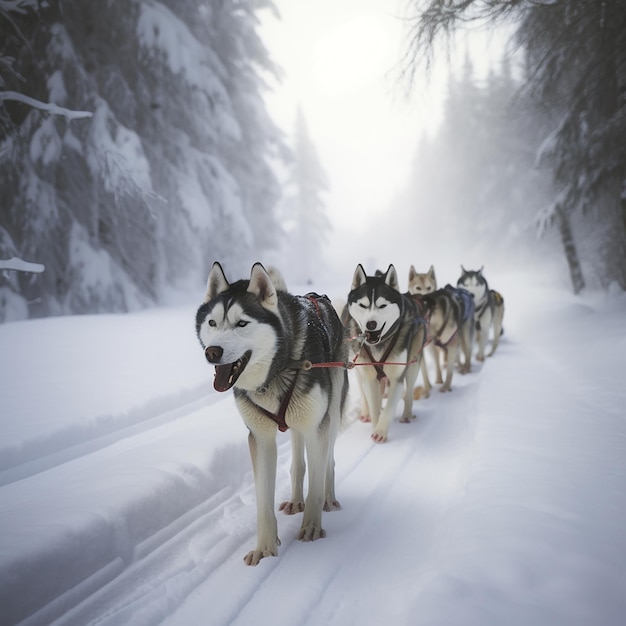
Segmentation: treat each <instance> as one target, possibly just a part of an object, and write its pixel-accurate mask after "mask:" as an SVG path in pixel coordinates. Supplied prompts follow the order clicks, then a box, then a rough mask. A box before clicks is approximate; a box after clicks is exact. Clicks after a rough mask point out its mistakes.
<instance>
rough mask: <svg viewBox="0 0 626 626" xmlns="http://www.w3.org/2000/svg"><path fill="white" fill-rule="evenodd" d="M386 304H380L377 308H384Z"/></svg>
mask: <svg viewBox="0 0 626 626" xmlns="http://www.w3.org/2000/svg"><path fill="white" fill-rule="evenodd" d="M386 306H387V305H386V304H381V305H380V306H379V307H378V308H379V309H384V308H385V307H386Z"/></svg>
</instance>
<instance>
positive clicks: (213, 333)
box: [196, 262, 348, 565]
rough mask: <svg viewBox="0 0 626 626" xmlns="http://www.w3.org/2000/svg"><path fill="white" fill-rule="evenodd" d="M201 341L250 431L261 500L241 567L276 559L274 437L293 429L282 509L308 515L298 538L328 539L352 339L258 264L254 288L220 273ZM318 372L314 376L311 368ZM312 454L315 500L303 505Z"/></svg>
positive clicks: (201, 321) (327, 312)
mask: <svg viewBox="0 0 626 626" xmlns="http://www.w3.org/2000/svg"><path fill="white" fill-rule="evenodd" d="M196 333H197V335H198V338H199V340H200V343H201V344H202V347H203V348H204V349H205V355H206V358H207V360H208V362H209V363H211V364H213V365H215V380H214V383H213V386H214V387H215V389H216V390H217V391H227V390H228V389H230V388H234V394H235V401H236V404H237V408H238V409H239V412H240V413H241V416H242V417H243V420H244V422H245V424H246V426H247V427H248V430H249V431H250V432H249V436H248V443H249V446H250V456H251V458H252V467H253V470H254V479H255V488H256V500H257V545H256V548H255V549H254V550H252V551H251V552H249V553H248V554H247V555H246V556H245V558H244V561H245V562H246V564H247V565H256V564H257V563H258V562H259V561H260V560H261V559H262V558H264V557H266V556H276V555H277V550H278V546H279V545H280V540H279V539H278V534H277V533H278V531H277V522H276V515H275V514H274V492H275V483H276V458H277V448H276V431H277V430H281V431H285V430H287V429H288V428H289V429H291V442H292V449H293V450H292V457H293V461H292V466H291V483H292V495H291V500H290V501H289V502H284V503H283V504H281V506H280V509H281V510H283V511H284V512H285V513H287V514H293V513H298V512H300V511H304V518H303V520H302V526H301V528H300V531H299V534H298V538H299V539H301V540H302V541H313V540H315V539H319V538H320V537H324V536H325V535H326V532H325V531H324V529H323V528H322V509H324V510H325V511H332V510H337V509H339V508H341V506H340V504H339V502H338V501H337V499H336V498H335V485H334V483H335V469H334V464H335V461H334V453H333V449H334V444H335V439H336V437H337V433H338V431H339V426H340V420H341V415H342V412H343V408H344V404H345V399H346V394H347V390H348V374H347V371H346V369H345V368H341V367H314V366H315V365H316V364H331V363H334V364H337V363H345V362H346V359H347V344H346V341H345V329H344V327H343V325H342V324H341V322H340V321H339V318H338V317H337V314H336V312H335V310H334V308H333V307H332V305H331V303H330V301H329V300H328V298H326V296H318V295H317V294H308V295H307V296H294V295H291V294H289V293H287V292H286V291H284V290H279V289H277V288H276V285H275V284H274V282H273V281H272V278H271V277H270V275H269V274H268V272H267V271H266V270H265V268H264V267H263V266H262V265H261V264H260V263H255V264H254V265H253V267H252V270H251V272H250V279H249V280H239V281H237V282H234V283H229V282H228V281H227V280H226V277H225V275H224V271H223V270H222V266H221V265H220V264H219V263H217V262H216V263H214V264H213V268H212V269H211V272H210V273H209V278H208V281H207V291H206V296H205V298H204V303H203V304H202V305H201V306H200V308H199V309H198V312H197V314H196ZM312 365H313V367H312ZM305 450H306V455H307V460H308V465H309V466H308V469H307V471H308V494H307V497H306V501H305V500H304V496H303V481H304V474H305V459H304V454H305Z"/></svg>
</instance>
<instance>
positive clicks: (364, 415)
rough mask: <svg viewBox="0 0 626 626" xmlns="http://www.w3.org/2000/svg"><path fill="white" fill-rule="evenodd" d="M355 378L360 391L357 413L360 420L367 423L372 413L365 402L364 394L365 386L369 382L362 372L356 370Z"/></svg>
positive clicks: (370, 419)
mask: <svg viewBox="0 0 626 626" xmlns="http://www.w3.org/2000/svg"><path fill="white" fill-rule="evenodd" d="M356 380H357V383H358V384H359V390H360V392H361V414H360V415H359V419H360V420H361V421H362V422H366V423H369V422H371V421H372V414H371V411H370V407H369V405H368V404H367V396H366V394H365V386H366V385H368V384H369V383H368V381H367V379H366V378H365V376H364V374H363V373H362V372H357V374H356Z"/></svg>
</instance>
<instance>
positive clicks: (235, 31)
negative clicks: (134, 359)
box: [0, 0, 283, 315]
mask: <svg viewBox="0 0 626 626" xmlns="http://www.w3.org/2000/svg"><path fill="white" fill-rule="evenodd" d="M26 4H27V5H28V6H25V7H24V13H20V16H19V17H20V19H21V21H20V23H19V24H17V25H16V24H15V23H14V22H12V21H11V20H7V19H2V18H3V17H6V16H5V15H2V14H1V13H0V34H2V33H5V32H6V33H13V31H14V30H18V31H19V36H18V35H17V34H15V33H13V35H12V36H11V37H8V38H7V39H5V40H4V41H5V42H6V44H5V48H4V49H3V50H2V51H0V58H3V59H8V58H13V59H14V60H13V61H12V62H11V64H10V68H9V69H10V71H8V70H6V69H5V71H3V68H6V67H8V66H7V65H6V64H4V65H1V64H0V76H2V80H3V85H4V88H5V90H6V91H10V90H12V91H17V90H18V88H19V90H20V91H21V93H25V94H26V93H27V94H28V95H32V96H33V97H35V98H37V99H38V100H40V101H41V102H50V103H54V104H56V105H58V106H62V107H66V108H68V109H72V110H85V111H90V112H92V113H93V117H92V118H91V119H73V118H68V117H59V116H52V115H50V113H49V112H47V111H42V110H40V109H33V108H32V107H27V106H26V105H25V104H23V103H21V102H17V103H16V102H9V101H7V100H2V99H0V122H1V121H3V120H8V121H9V122H10V123H7V124H5V125H3V126H2V129H1V130H0V132H1V133H2V134H0V153H1V155H0V158H4V163H3V167H2V169H0V197H1V198H2V199H3V201H2V204H1V206H0V224H1V225H2V227H3V228H4V229H5V231H6V232H7V234H8V235H9V236H10V238H11V241H12V242H13V244H14V246H15V249H16V253H17V255H18V256H21V257H22V258H29V259H36V260H38V261H40V262H41V263H43V264H44V265H45V266H46V271H45V272H44V273H43V274H42V275H41V276H40V277H38V278H37V280H35V281H32V280H25V279H22V278H20V277H18V278H17V283H16V284H14V285H13V288H14V291H15V293H17V294H18V295H19V296H20V297H22V298H23V299H24V301H25V302H26V301H27V302H29V303H30V304H29V308H30V314H31V315H46V314H50V313H68V312H86V311H112V310H127V309H128V308H132V307H136V306H141V305H144V304H147V303H150V302H155V301H157V300H158V299H159V298H160V296H161V294H163V293H164V291H165V290H166V289H167V288H168V287H169V286H171V285H176V284H182V283H184V282H185V281H193V282H194V283H195V284H201V281H202V280H203V278H204V275H205V274H206V272H207V271H208V270H207V268H208V266H209V265H210V264H211V262H212V261H213V260H215V259H221V260H226V261H228V262H229V267H232V268H233V269H232V271H233V272H243V271H245V269H247V267H248V266H249V263H250V261H251V259H252V258H253V257H254V256H256V255H257V254H258V253H259V250H262V249H264V248H267V247H269V246H270V245H272V244H273V242H272V241H271V240H270V238H269V237H268V236H267V233H268V232H272V231H273V230H276V229H269V228H264V229H261V228H257V226H258V224H260V223H262V224H265V225H274V221H273V220H274V212H273V211H274V207H275V205H276V203H277V200H278V196H279V192H278V185H277V182H276V180H275V177H274V175H273V173H272V171H271V169H270V167H269V165H268V160H269V159H270V158H271V157H273V156H274V155H275V154H276V153H277V151H280V150H281V148H282V141H283V140H282V137H281V135H280V133H279V131H278V130H277V129H276V127H275V126H274V125H273V123H272V122H271V120H270V119H269V117H268V116H267V113H266V111H265V107H264V104H263V101H262V98H261V93H262V91H263V90H264V88H265V83H264V78H263V77H264V76H265V75H266V73H267V72H270V73H273V72H275V71H276V68H275V67H274V66H273V64H272V63H271V60H270V59H269V57H268V55H267V52H266V50H265V48H264V47H263V45H262V42H261V41H260V39H259V38H258V36H257V34H256V30H255V27H256V24H257V17H256V12H257V11H258V10H261V9H266V8H270V9H271V8H272V4H271V2H269V1H268V2H255V1H254V0H250V2H247V1H245V0H242V1H237V2H235V1H232V0H213V1H211V2H203V1H201V0H179V1H174V0H162V1H157V0H133V1H132V2H126V1H123V0H110V1H108V2H76V1H63V0H58V1H57V2H46V3H43V2H42V3H36V2H34V1H33V2H29V3H26ZM35 9H36V10H35ZM25 42H26V45H25ZM5 199H6V200H5ZM235 246H236V247H237V250H238V254H236V255H235V254H234V253H233V250H234V249H235ZM14 283H15V281H14Z"/></svg>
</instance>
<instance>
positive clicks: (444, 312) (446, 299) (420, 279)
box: [409, 265, 474, 397]
mask: <svg viewBox="0 0 626 626" xmlns="http://www.w3.org/2000/svg"><path fill="white" fill-rule="evenodd" d="M409 294H410V295H411V296H412V297H413V298H414V299H415V302H416V303H417V305H418V307H419V310H420V314H421V315H422V316H423V317H424V319H426V321H427V324H428V338H429V340H430V341H429V347H430V350H431V354H432V355H433V360H434V363H435V374H436V378H435V382H436V383H437V384H441V385H442V386H441V387H440V388H439V391H442V392H445V391H451V389H452V376H453V374H454V366H455V364H456V362H457V358H458V361H459V370H460V372H461V374H466V373H468V372H469V371H470V370H471V358H472V349H473V342H474V299H473V297H472V295H471V294H470V293H469V292H468V291H465V290H464V289H460V288H454V287H452V286H451V285H446V286H445V287H444V288H443V289H437V281H436V278H435V270H434V268H433V266H432V265H431V266H430V269H429V270H428V272H426V273H425V274H420V273H418V272H416V271H415V268H414V267H413V266H412V265H411V268H410V269H409ZM439 351H442V352H444V353H445V356H446V359H445V362H446V380H445V382H444V380H443V377H442V372H441V365H440V359H439V354H438V352H439ZM461 356H462V357H463V358H462V359H461ZM422 377H423V379H424V396H425V397H428V396H429V395H430V390H431V388H432V385H431V384H430V380H429V378H428V372H427V369H426V365H425V364H423V365H422Z"/></svg>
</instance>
